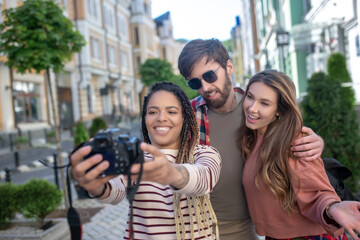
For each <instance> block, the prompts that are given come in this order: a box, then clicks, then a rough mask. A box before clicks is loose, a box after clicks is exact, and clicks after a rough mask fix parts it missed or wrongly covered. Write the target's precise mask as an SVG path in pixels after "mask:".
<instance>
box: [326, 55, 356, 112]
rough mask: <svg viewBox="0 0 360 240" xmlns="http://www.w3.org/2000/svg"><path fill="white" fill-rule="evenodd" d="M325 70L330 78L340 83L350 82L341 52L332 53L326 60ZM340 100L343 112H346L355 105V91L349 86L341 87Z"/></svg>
mask: <svg viewBox="0 0 360 240" xmlns="http://www.w3.org/2000/svg"><path fill="white" fill-rule="evenodd" d="M327 71H328V74H329V76H330V77H331V78H333V79H334V80H336V81H339V82H340V83H346V82H351V78H350V73H349V72H348V70H347V68H346V59H345V56H344V55H343V54H341V53H332V54H331V55H330V56H329V58H328V61H327ZM341 99H342V100H341V101H342V103H343V106H342V109H343V112H348V111H349V110H351V109H352V108H353V107H354V105H355V101H356V98H355V93H354V90H353V88H351V87H342V88H341Z"/></svg>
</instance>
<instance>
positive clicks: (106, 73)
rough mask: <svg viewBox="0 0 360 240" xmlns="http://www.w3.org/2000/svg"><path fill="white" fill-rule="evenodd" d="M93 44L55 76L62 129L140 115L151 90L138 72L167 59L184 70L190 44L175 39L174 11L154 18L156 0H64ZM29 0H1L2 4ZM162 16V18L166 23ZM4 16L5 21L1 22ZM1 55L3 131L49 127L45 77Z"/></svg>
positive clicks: (0, 127) (10, 5)
mask: <svg viewBox="0 0 360 240" xmlns="http://www.w3.org/2000/svg"><path fill="white" fill-rule="evenodd" d="M56 2H57V3H58V4H59V5H60V6H61V7H62V8H63V9H64V12H63V13H64V15H65V16H66V17H68V18H69V19H70V20H72V21H73V23H74V26H75V28H76V29H77V30H78V31H79V32H80V33H81V34H82V35H83V36H84V38H85V40H86V43H87V44H86V45H85V46H84V47H83V49H82V51H81V52H80V53H79V54H74V56H73V59H72V61H71V62H69V63H67V64H66V66H65V69H64V70H65V71H64V72H63V73H61V74H56V75H55V74H52V78H53V79H55V78H56V82H57V86H56V92H57V101H58V102H57V107H58V109H59V118H60V124H61V126H60V127H61V128H62V129H71V128H72V126H73V125H74V123H76V122H77V121H83V122H85V123H89V122H90V121H91V120H92V119H93V118H95V117H98V116H101V117H103V118H105V119H106V120H107V121H108V122H109V123H114V124H115V125H118V124H119V123H121V122H123V123H124V122H125V123H126V122H128V121H130V120H131V119H133V118H135V117H136V116H138V115H139V113H140V112H141V102H142V99H143V96H144V95H145V94H146V91H147V89H146V87H145V86H143V84H142V82H141V80H140V75H139V69H140V65H141V64H142V63H144V62H145V61H146V59H148V58H163V59H167V60H168V61H169V62H170V63H171V64H172V65H173V67H174V70H175V69H176V71H178V70H177V58H178V56H179V54H180V51H181V50H182V48H183V46H184V44H180V43H178V42H177V41H175V40H174V39H173V36H172V24H171V18H170V13H165V14H164V16H165V17H162V18H160V19H157V20H154V19H152V17H151V1H150V0H75V1H72V0H57V1H56ZM21 4H22V1H20V0H18V1H16V0H15V1H14V0H0V8H1V9H6V8H14V7H18V6H20V5H21ZM160 20H161V21H160ZM0 21H2V19H1V20H0ZM5 62H6V57H5V56H0V77H1V81H0V94H1V98H0V106H1V109H0V133H1V132H3V133H7V132H15V131H19V130H25V131H26V130H29V129H32V130H33V129H41V128H49V127H50V126H52V125H53V121H52V119H53V116H52V111H51V110H49V109H51V106H50V101H49V99H50V97H49V96H48V91H47V85H46V82H45V77H44V74H36V73H32V72H30V73H26V74H19V73H18V72H16V70H12V71H11V70H10V69H9V68H8V67H6V66H5Z"/></svg>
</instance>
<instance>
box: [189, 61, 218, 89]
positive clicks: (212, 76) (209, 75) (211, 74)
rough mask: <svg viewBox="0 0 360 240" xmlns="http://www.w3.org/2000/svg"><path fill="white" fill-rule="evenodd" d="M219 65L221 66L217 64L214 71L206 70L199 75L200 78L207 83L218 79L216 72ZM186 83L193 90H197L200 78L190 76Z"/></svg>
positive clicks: (199, 86)
mask: <svg viewBox="0 0 360 240" xmlns="http://www.w3.org/2000/svg"><path fill="white" fill-rule="evenodd" d="M220 67H221V66H219V67H218V68H217V69H216V70H215V71H214V70H210V71H207V72H206V73H204V74H203V75H201V76H202V79H203V80H204V81H206V82H207V83H213V82H215V81H216V80H217V79H218V76H217V74H216V72H217V71H218V70H219V69H220ZM187 85H188V86H189V87H191V89H193V90H198V89H199V88H201V86H202V83H201V79H199V78H192V79H190V80H189V81H187Z"/></svg>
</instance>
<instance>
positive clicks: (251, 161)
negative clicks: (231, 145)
mask: <svg viewBox="0 0 360 240" xmlns="http://www.w3.org/2000/svg"><path fill="white" fill-rule="evenodd" d="M262 140H263V138H262V136H260V137H259V139H258V141H257V143H256V146H255V148H254V150H253V151H252V153H251V154H250V156H249V157H248V159H247V160H246V161H245V167H244V175H243V180H242V182H243V185H244V189H245V193H246V198H247V202H248V206H249V211H250V216H251V219H252V221H253V223H254V224H255V228H256V232H257V234H259V235H261V236H269V237H272V238H278V239H284V238H294V237H301V236H314V235H321V234H325V233H328V234H330V235H335V236H339V235H340V234H342V232H343V229H342V228H336V227H335V226H334V225H329V224H328V223H327V222H326V221H325V220H324V218H323V213H324V210H325V208H326V206H327V205H328V204H330V203H332V202H340V198H339V197H338V196H337V194H336V193H335V191H334V189H333V188H332V186H331V185H330V183H329V180H328V178H327V175H326V173H325V169H324V165H323V161H322V160H321V159H320V158H319V159H317V160H315V161H301V160H293V159H289V163H290V167H291V168H292V170H293V171H294V173H295V174H296V175H297V177H298V180H296V179H295V178H292V179H291V185H292V188H293V189H294V192H295V193H296V200H297V210H298V211H296V212H291V213H290V214H288V213H287V212H286V211H285V210H284V209H283V208H282V206H281V205H280V203H279V202H278V201H277V199H276V198H275V196H274V195H273V194H272V193H271V192H270V190H269V189H268V188H267V187H266V186H265V184H264V183H263V182H262V181H260V182H259V183H260V184H259V185H260V186H259V188H260V189H258V188H257V187H256V185H255V174H256V169H257V166H256V163H257V161H258V155H259V148H260V146H261V143H262ZM299 184H300V186H299Z"/></svg>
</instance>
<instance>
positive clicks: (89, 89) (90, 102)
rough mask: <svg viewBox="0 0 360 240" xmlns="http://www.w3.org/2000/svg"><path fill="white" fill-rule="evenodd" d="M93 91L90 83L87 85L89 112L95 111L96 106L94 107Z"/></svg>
mask: <svg viewBox="0 0 360 240" xmlns="http://www.w3.org/2000/svg"><path fill="white" fill-rule="evenodd" d="M92 96H93V91H92V89H91V86H90V85H87V87H86V100H87V107H88V108H87V110H88V113H92V112H94V107H93V101H92V100H93V98H92Z"/></svg>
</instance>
